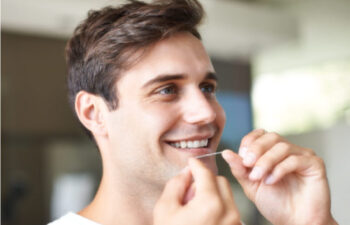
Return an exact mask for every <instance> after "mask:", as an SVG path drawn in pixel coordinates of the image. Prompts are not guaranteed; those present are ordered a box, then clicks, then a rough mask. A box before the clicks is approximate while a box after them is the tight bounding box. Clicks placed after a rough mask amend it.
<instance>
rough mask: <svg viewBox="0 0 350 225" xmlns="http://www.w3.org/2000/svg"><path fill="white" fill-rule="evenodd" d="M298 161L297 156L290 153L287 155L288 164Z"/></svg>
mask: <svg viewBox="0 0 350 225" xmlns="http://www.w3.org/2000/svg"><path fill="white" fill-rule="evenodd" d="M298 162H299V157H298V156H296V155H291V156H289V160H288V164H289V165H294V164H296V163H298Z"/></svg>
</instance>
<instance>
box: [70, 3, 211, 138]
mask: <svg viewBox="0 0 350 225" xmlns="http://www.w3.org/2000/svg"><path fill="white" fill-rule="evenodd" d="M203 15H204V11H203V8H202V6H201V4H200V3H199V2H198V1H197V0H157V1H154V2H152V3H145V2H141V1H137V0H130V1H129V2H128V3H126V4H124V5H119V6H117V7H111V6H108V7H105V8H102V9H100V10H92V11H89V13H88V17H87V18H86V19H85V20H84V21H82V23H81V24H80V25H78V27H77V28H76V29H75V31H74V33H73V36H72V37H71V39H70V40H69V41H68V43H67V46H66V61H67V66H68V80H67V81H68V97H69V102H70V105H71V107H72V109H73V111H75V110H74V104H75V97H76V95H77V93H78V92H79V91H81V90H84V91H87V92H89V93H92V94H96V95H99V96H101V97H103V98H104V100H105V101H106V103H107V105H108V108H109V109H110V110H114V109H116V108H117V106H118V99H117V90H116V85H115V84H116V82H117V80H118V77H120V74H121V72H122V71H123V70H125V69H127V68H128V67H129V66H130V65H131V64H132V62H130V61H131V60H128V59H130V57H131V56H133V55H134V54H135V53H136V52H137V51H139V50H145V49H146V48H147V47H149V46H151V45H152V44H154V43H156V42H158V41H160V40H162V39H165V38H168V37H170V36H171V35H173V34H175V33H178V32H190V33H191V34H193V35H194V36H195V37H197V38H198V39H201V36H200V34H199V32H198V30H197V26H198V25H199V24H200V22H201V20H202V18H203ZM84 129H85V128H84ZM85 130H86V131H87V132H88V135H89V136H90V137H92V135H91V132H90V131H88V130H87V129H85Z"/></svg>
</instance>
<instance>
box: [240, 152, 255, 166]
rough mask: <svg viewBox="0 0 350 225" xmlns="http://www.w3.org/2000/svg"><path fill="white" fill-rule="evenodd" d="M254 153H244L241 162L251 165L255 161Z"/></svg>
mask: <svg viewBox="0 0 350 225" xmlns="http://www.w3.org/2000/svg"><path fill="white" fill-rule="evenodd" d="M255 159H256V157H255V154H254V153H252V152H248V153H246V154H245V156H244V158H243V164H244V165H246V166H251V165H253V164H254V163H255Z"/></svg>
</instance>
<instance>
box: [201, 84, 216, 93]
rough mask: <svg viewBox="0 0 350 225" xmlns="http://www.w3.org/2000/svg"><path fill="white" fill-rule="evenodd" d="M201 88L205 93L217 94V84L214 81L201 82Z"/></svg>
mask: <svg viewBox="0 0 350 225" xmlns="http://www.w3.org/2000/svg"><path fill="white" fill-rule="evenodd" d="M200 89H201V91H202V92H203V93H205V94H215V89H216V86H215V85H214V84H212V83H204V84H201V86H200Z"/></svg>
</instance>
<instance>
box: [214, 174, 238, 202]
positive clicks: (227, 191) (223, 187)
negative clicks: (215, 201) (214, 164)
mask: <svg viewBox="0 0 350 225" xmlns="http://www.w3.org/2000/svg"><path fill="white" fill-rule="evenodd" d="M216 181H217V184H218V188H219V192H220V195H221V198H222V200H223V201H224V202H225V203H226V205H232V203H233V204H234V198H233V194H232V189H231V185H230V183H229V182H228V180H227V179H226V177H223V176H217V177H216Z"/></svg>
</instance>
